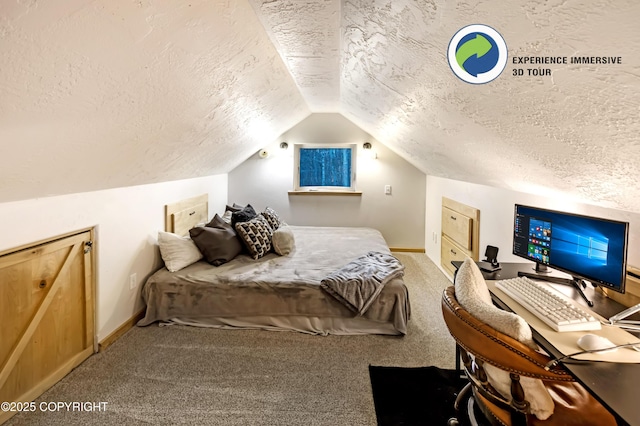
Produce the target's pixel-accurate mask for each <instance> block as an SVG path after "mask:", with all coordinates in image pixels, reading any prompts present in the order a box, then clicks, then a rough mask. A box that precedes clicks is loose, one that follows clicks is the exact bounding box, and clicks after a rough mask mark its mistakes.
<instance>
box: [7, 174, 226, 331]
mask: <svg viewBox="0 0 640 426" xmlns="http://www.w3.org/2000/svg"><path fill="white" fill-rule="evenodd" d="M205 193H208V194H209V212H210V215H213V213H214V212H222V211H224V206H225V203H226V201H227V175H216V176H209V177H204V178H197V179H188V180H181V181H174V182H166V183H159V184H152V185H142V186H133V187H126V188H116V189H108V190H103V191H95V192H86V193H77V194H70V195H64V196H57V197H48V198H37V199H31V200H25V201H17V202H11V203H3V204H0V235H2V239H1V240H0V251H4V250H7V249H11V248H13V247H17V246H21V245H24V244H28V243H31V242H36V241H40V240H43V239H47V238H50V237H55V236H57V235H61V234H64V233H68V232H72V231H75V230H78V229H83V228H89V227H96V231H97V236H96V245H95V247H96V249H97V258H96V260H97V262H96V263H97V275H96V287H97V288H96V299H97V300H96V314H97V335H98V340H99V341H100V340H102V339H103V338H105V337H106V336H108V335H109V334H110V333H111V332H112V331H114V330H115V329H116V328H118V327H119V326H120V325H121V324H123V323H124V322H125V321H127V320H128V319H129V318H131V317H132V316H133V315H134V314H135V313H136V312H137V311H138V310H140V309H141V308H142V306H143V304H142V300H141V299H140V288H141V284H142V283H143V282H144V280H146V278H147V277H148V276H149V275H151V273H152V272H154V271H156V270H157V269H158V268H160V267H161V266H162V259H161V258H160V252H159V250H158V249H157V245H156V236H157V233H158V230H163V229H164V206H165V204H169V203H173V202H175V201H179V200H182V199H185V198H189V197H194V196H196V195H200V194H205ZM133 273H136V274H137V278H138V287H137V288H136V289H135V290H130V289H129V276H130V275H131V274H133Z"/></svg>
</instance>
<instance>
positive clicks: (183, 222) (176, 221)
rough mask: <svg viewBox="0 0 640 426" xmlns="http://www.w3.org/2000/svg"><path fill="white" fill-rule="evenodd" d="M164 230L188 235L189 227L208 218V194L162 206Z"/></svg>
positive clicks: (204, 221)
mask: <svg viewBox="0 0 640 426" xmlns="http://www.w3.org/2000/svg"><path fill="white" fill-rule="evenodd" d="M164 213H165V221H164V230H165V231H166V232H173V233H174V234H178V235H183V236H184V235H189V229H191V228H193V227H194V226H196V225H198V224H199V223H206V222H207V221H208V220H209V194H203V195H198V196H197V197H193V198H188V199H186V200H182V201H178V202H175V203H173V204H167V205H166V206H164Z"/></svg>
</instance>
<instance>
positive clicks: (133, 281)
mask: <svg viewBox="0 0 640 426" xmlns="http://www.w3.org/2000/svg"><path fill="white" fill-rule="evenodd" d="M137 286H138V274H136V273H135V272H134V273H133V274H131V275H129V290H133V289H134V288H136V287H137Z"/></svg>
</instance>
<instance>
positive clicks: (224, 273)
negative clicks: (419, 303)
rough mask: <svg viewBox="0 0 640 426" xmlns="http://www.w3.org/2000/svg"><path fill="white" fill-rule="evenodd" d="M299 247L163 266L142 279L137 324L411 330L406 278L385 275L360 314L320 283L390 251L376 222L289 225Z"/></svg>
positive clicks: (352, 331) (321, 330) (314, 330)
mask: <svg viewBox="0 0 640 426" xmlns="http://www.w3.org/2000/svg"><path fill="white" fill-rule="evenodd" d="M290 228H291V230H292V232H293V235H294V239H295V248H294V250H293V251H292V253H290V254H289V255H287V256H279V255H277V254H275V253H269V254H267V255H266V256H264V257H262V258H260V259H258V260H253V259H252V258H251V257H249V256H248V255H245V254H241V255H239V256H237V257H236V258H235V259H233V260H232V261H230V262H228V263H225V264H223V265H221V266H217V267H216V266H212V265H210V264H208V263H207V262H205V261H199V262H196V263H194V264H192V265H190V266H188V267H186V268H184V269H182V270H180V271H177V272H169V271H168V270H167V269H166V268H162V269H161V270H159V271H157V272H156V273H154V274H153V275H152V276H151V277H149V279H148V280H147V281H146V282H145V284H144V286H143V289H142V297H143V299H144V301H145V302H146V304H147V309H146V314H145V317H144V318H143V319H142V320H140V322H139V323H138V325H140V326H144V325H149V324H151V323H154V322H156V321H163V322H167V321H169V322H171V321H172V322H175V323H181V324H190V325H202V326H214V327H224V328H229V327H234V328H235V327H237V328H264V329H283V330H286V329H290V330H296V331H303V332H309V333H314V334H363V333H366V334H369V333H380V334H406V331H407V322H408V321H409V318H410V313H411V312H410V311H411V308H410V303H409V293H408V290H407V288H406V286H405V285H404V282H403V280H402V278H395V279H393V280H391V281H390V282H388V283H387V284H386V285H385V286H384V288H383V290H382V292H381V293H380V295H379V296H378V297H377V298H376V300H375V302H374V303H372V305H371V306H370V307H369V309H368V310H367V311H366V312H365V313H364V315H362V316H360V315H358V314H355V313H354V312H352V311H351V310H349V309H348V308H347V307H345V306H344V305H343V304H342V303H340V302H339V301H337V300H336V299H334V298H333V297H332V296H330V295H329V294H327V293H325V292H324V291H323V290H322V289H321V288H320V282H321V280H322V279H323V278H324V277H325V276H327V275H328V274H329V273H331V272H334V271H335V270H337V269H338V268H340V267H342V266H344V265H346V264H347V263H349V262H350V261H352V260H354V259H356V258H357V257H359V256H361V255H364V254H366V253H368V252H369V251H380V252H385V253H389V248H388V247H387V244H386V242H385V240H384V238H383V237H382V234H380V232H379V231H377V230H375V229H371V228H347V227H310V226H291V227H290Z"/></svg>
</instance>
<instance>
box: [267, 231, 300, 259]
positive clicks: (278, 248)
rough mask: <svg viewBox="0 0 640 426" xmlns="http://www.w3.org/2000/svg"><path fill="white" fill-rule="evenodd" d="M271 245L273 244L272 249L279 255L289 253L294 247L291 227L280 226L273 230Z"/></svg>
mask: <svg viewBox="0 0 640 426" xmlns="http://www.w3.org/2000/svg"><path fill="white" fill-rule="evenodd" d="M271 245H272V246H273V251H275V252H276V253H278V254H279V255H280V256H286V255H288V254H289V253H291V252H292V251H293V249H294V247H295V240H294V238H293V232H292V231H291V228H289V227H288V226H280V227H279V228H278V229H276V230H275V231H273V236H272V237H271Z"/></svg>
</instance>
